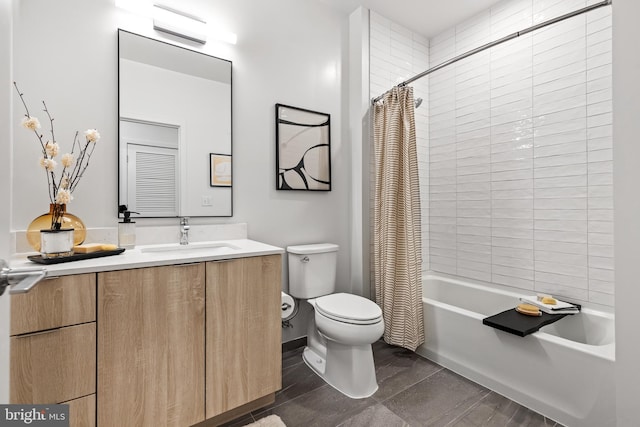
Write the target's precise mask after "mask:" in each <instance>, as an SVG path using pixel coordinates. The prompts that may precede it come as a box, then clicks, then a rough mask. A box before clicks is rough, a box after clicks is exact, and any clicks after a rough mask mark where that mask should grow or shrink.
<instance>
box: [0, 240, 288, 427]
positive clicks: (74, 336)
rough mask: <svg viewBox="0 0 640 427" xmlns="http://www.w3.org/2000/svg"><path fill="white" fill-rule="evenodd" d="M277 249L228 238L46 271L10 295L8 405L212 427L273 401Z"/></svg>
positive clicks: (100, 420)
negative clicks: (63, 406) (64, 407)
mask: <svg viewBox="0 0 640 427" xmlns="http://www.w3.org/2000/svg"><path fill="white" fill-rule="evenodd" d="M174 249H175V250H174ZM282 252H283V251H282V249H280V248H277V247H274V246H270V245H265V244H262V243H259V242H255V241H252V240H247V239H239V240H232V241H228V242H224V244H222V243H218V244H210V245H202V244H200V245H194V246H193V247H191V248H189V249H184V248H174V247H173V246H172V245H163V246H155V247H154V246H149V247H141V248H136V249H133V250H128V251H126V252H125V253H123V254H121V255H116V256H112V257H107V258H98V259H90V260H83V261H75V262H70V263H65V264H56V265H51V266H48V267H47V269H48V275H49V278H47V279H45V280H44V281H42V282H41V283H40V284H38V285H37V286H36V287H35V288H33V289H32V290H31V291H30V292H28V293H25V294H16V295H12V301H11V303H12V310H11V311H12V315H11V402H12V403H38V404H41V403H42V404H45V403H68V404H69V405H70V418H71V425H72V426H94V425H96V423H97V425H98V426H99V427H107V426H121V425H135V426H154V427H155V426H190V425H194V424H199V423H201V425H203V426H204V425H217V424H219V423H222V422H225V421H228V420H230V419H233V418H235V417H237V416H239V415H241V414H243V413H246V412H249V411H251V410H253V409H257V408H259V407H262V406H265V405H267V404H269V403H271V402H273V400H274V398H275V392H276V391H277V390H279V389H280V388H281V325H280V289H281V253H282ZM24 265H27V264H26V263H25V264H24ZM12 266H22V265H20V263H19V262H18V263H12Z"/></svg>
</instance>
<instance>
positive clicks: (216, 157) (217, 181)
mask: <svg viewBox="0 0 640 427" xmlns="http://www.w3.org/2000/svg"><path fill="white" fill-rule="evenodd" d="M222 164H224V167H223V168H220V166H221V165H222ZM227 165H228V166H227ZM231 165H232V162H231V154H218V153H209V186H210V187H232V185H233V182H232V174H231ZM216 166H218V167H217V168H216ZM221 169H222V170H221Z"/></svg>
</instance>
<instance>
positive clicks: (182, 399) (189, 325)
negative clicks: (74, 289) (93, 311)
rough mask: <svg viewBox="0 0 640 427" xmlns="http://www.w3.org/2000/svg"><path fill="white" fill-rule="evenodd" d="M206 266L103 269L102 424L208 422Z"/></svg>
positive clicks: (100, 321)
mask: <svg viewBox="0 0 640 427" xmlns="http://www.w3.org/2000/svg"><path fill="white" fill-rule="evenodd" d="M204 340H205V334H204V264H202V263H199V264H185V265H174V266H164V267H151V268H140V269H135V270H121V271H112V272H107V273H98V426H100V427H108V426H118V427H119V426H123V425H131V426H138V427H144V426H149V427H151V426H153V427H157V426H176V427H183V426H190V425H192V424H195V423H197V422H200V421H202V420H204Z"/></svg>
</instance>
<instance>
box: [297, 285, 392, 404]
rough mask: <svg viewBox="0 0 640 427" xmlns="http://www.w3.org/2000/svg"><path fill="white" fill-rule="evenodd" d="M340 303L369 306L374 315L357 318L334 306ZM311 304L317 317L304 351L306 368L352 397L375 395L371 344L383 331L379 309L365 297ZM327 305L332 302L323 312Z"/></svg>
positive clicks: (335, 298) (333, 298)
mask: <svg viewBox="0 0 640 427" xmlns="http://www.w3.org/2000/svg"><path fill="white" fill-rule="evenodd" d="M340 301H344V302H348V303H354V302H355V304H351V305H352V306H354V305H355V306H368V308H369V309H370V311H371V312H373V313H374V314H373V315H365V316H358V315H354V313H353V311H352V310H345V311H344V312H342V313H343V314H341V312H340V311H338V310H336V309H335V307H333V304H335V303H336V302H340ZM308 302H309V303H310V304H311V305H312V306H313V307H314V316H313V320H312V322H310V325H309V329H308V331H307V347H306V348H305V350H304V352H303V359H304V361H305V363H306V364H307V366H309V367H310V368H311V369H313V370H314V371H315V372H316V373H317V374H318V375H319V376H320V377H322V378H323V379H324V380H325V381H326V382H327V383H328V384H329V385H331V386H332V387H334V388H335V389H336V390H338V391H340V392H341V393H343V394H345V395H347V396H349V397H351V398H354V399H362V398H365V397H369V396H371V395H373V394H374V393H375V392H376V390H378V383H377V381H376V375H375V365H374V362H373V352H372V350H371V344H372V343H374V342H375V341H377V340H378V338H380V337H381V336H382V334H383V332H384V321H383V320H382V312H381V310H380V308H379V307H378V306H377V305H376V304H375V303H373V302H372V301H369V300H368V299H366V298H362V297H359V296H356V295H350V294H331V295H327V296H324V297H320V298H316V299H312V300H308ZM327 302H331V303H332V309H331V311H330V312H327V310H326V308H324V309H323V307H326V306H327ZM341 316H342V317H341ZM309 337H311V338H309Z"/></svg>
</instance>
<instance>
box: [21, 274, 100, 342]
mask: <svg viewBox="0 0 640 427" xmlns="http://www.w3.org/2000/svg"><path fill="white" fill-rule="evenodd" d="M95 320H96V275H95V273H88V274H78V275H73V276H62V277H57V278H52V279H45V280H43V281H42V282H40V284H38V285H37V286H36V287H34V288H33V289H32V290H31V291H29V292H27V293H24V294H14V295H12V296H11V335H20V334H27V333H30V332H36V331H42V330H46V329H53V328H60V327H63V326H70V325H77V324H80V323H86V322H92V321H95Z"/></svg>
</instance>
